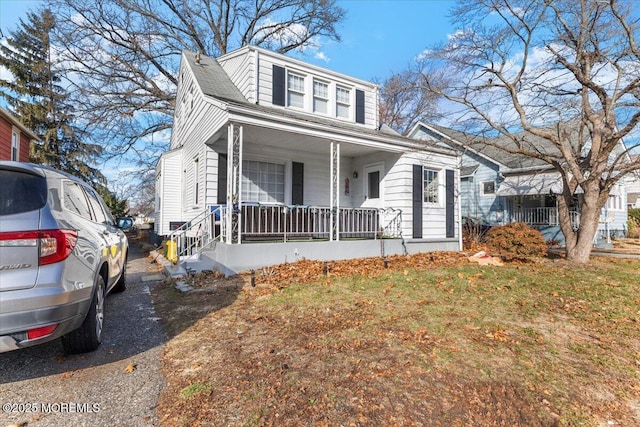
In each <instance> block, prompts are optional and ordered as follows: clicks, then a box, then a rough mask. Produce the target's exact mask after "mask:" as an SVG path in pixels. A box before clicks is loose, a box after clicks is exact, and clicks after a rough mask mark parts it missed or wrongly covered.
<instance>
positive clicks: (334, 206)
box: [329, 142, 340, 241]
mask: <svg viewBox="0 0 640 427" xmlns="http://www.w3.org/2000/svg"><path fill="white" fill-rule="evenodd" d="M339 178H340V143H339V142H332V143H331V191H330V204H331V232H330V234H329V240H331V241H333V240H340V183H339V181H340V179H339Z"/></svg>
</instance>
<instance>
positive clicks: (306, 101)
mask: <svg viewBox="0 0 640 427" xmlns="http://www.w3.org/2000/svg"><path fill="white" fill-rule="evenodd" d="M458 162H459V157H458V155H457V154H456V153H455V151H453V150H451V149H447V148H441V147H434V146H430V145H427V144H425V143H424V142H421V141H417V140H414V139H410V138H406V137H403V136H400V135H399V134H397V133H396V132H394V131H393V130H391V129H389V128H388V127H386V126H382V125H381V124H380V123H379V122H378V88H377V86H376V85H374V84H372V83H369V82H366V81H362V80H359V79H355V78H352V77H349V76H346V75H343V74H339V73H336V72H333V71H330V70H327V69H324V68H320V67H316V66H313V65H310V64H307V63H304V62H301V61H299V60H296V59H293V58H290V57H287V56H285V55H281V54H277V53H274V52H270V51H267V50H264V49H261V48H257V47H252V46H247V47H243V48H241V49H239V50H237V51H234V52H231V53H229V54H226V55H223V56H221V57H219V58H210V57H207V56H204V55H199V54H196V53H192V52H183V54H182V62H181V67H180V74H179V83H178V92H177V98H176V107H175V116H174V126H173V132H172V136H171V145H170V149H169V151H167V152H166V153H164V154H163V155H162V156H161V158H160V160H159V162H158V165H157V169H156V221H155V228H156V230H155V231H156V233H158V234H159V235H161V236H165V237H167V238H169V237H170V238H171V239H172V240H173V241H175V242H177V245H178V252H180V253H181V254H188V253H189V252H191V253H194V252H196V253H198V255H199V259H200V261H199V265H198V267H199V268H215V269H218V270H221V271H223V272H225V273H228V274H229V273H233V272H238V271H241V270H247V269H252V268H259V267H263V266H268V265H273V264H277V263H284V262H291V261H295V260H298V259H303V258H305V259H316V260H334V259H349V258H356V257H364V256H385V255H390V254H397V253H417V252H423V251H433V250H460V249H461V236H460V203H459V199H458V191H457V189H458V184H459V173H458ZM178 227H180V228H178ZM176 229H177V230H176ZM182 259H187V257H186V256H185V257H182Z"/></svg>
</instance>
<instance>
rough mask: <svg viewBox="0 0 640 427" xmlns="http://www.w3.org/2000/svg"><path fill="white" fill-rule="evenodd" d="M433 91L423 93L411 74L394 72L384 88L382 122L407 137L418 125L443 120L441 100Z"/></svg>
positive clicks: (380, 112)
mask: <svg viewBox="0 0 640 427" xmlns="http://www.w3.org/2000/svg"><path fill="white" fill-rule="evenodd" d="M439 98H440V97H439V96H438V95H436V94H435V93H434V92H433V91H425V90H422V87H421V86H420V85H418V84H416V79H415V75H414V74H413V73H412V72H411V71H402V72H399V73H394V74H393V75H391V76H390V77H389V78H387V79H386V80H385V81H384V82H383V83H382V85H381V89H380V108H379V115H380V122H382V123H385V124H387V125H389V126H390V127H391V128H393V129H394V130H396V131H397V132H399V133H401V134H402V135H406V134H407V133H409V131H410V130H411V128H413V126H415V125H416V124H417V123H418V122H420V121H423V122H432V121H435V120H438V119H439V118H440V116H441V115H440V114H439V111H438V99H439Z"/></svg>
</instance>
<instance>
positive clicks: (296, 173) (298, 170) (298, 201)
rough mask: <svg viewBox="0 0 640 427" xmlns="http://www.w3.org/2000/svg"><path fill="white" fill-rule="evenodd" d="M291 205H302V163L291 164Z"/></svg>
mask: <svg viewBox="0 0 640 427" xmlns="http://www.w3.org/2000/svg"><path fill="white" fill-rule="evenodd" d="M291 204H292V205H302V204H304V163H297V162H293V163H292V164H291Z"/></svg>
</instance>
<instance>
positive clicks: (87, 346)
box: [62, 276, 105, 354]
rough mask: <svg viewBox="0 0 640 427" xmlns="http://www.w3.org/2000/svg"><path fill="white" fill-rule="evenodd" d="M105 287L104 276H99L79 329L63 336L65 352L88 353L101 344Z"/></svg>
mask: <svg viewBox="0 0 640 427" xmlns="http://www.w3.org/2000/svg"><path fill="white" fill-rule="evenodd" d="M104 288H105V286H104V279H103V278H102V276H98V282H97V284H96V289H95V292H94V293H93V298H92V299H91V306H90V307H89V312H88V313H87V317H85V319H84V322H82V325H81V326H80V327H79V328H78V329H76V330H74V331H71V332H69V333H68V334H66V335H64V336H63V337H62V347H63V348H64V351H65V353H67V354H77V353H87V352H89V351H94V350H96V349H97V348H98V347H99V346H100V343H101V342H102V326H103V322H104Z"/></svg>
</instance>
